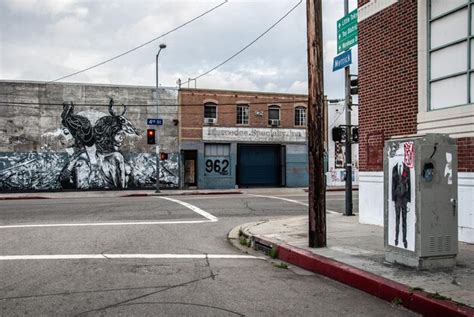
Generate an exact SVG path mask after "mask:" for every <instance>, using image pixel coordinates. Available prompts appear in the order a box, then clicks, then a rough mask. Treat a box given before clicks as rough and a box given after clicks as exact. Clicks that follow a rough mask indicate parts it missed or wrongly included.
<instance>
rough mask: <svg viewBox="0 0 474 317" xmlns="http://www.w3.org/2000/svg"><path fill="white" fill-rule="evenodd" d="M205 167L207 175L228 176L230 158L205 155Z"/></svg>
mask: <svg viewBox="0 0 474 317" xmlns="http://www.w3.org/2000/svg"><path fill="white" fill-rule="evenodd" d="M205 169H206V175H208V176H229V175H230V160H229V158H228V157H206V161H205Z"/></svg>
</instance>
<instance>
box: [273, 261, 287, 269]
mask: <svg viewBox="0 0 474 317" xmlns="http://www.w3.org/2000/svg"><path fill="white" fill-rule="evenodd" d="M273 265H274V266H275V267H277V268H279V269H288V264H286V263H283V262H280V264H273Z"/></svg>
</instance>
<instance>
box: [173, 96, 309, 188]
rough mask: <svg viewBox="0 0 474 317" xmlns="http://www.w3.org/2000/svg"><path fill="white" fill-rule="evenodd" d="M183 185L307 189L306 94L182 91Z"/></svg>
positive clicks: (180, 136) (180, 99)
mask: <svg viewBox="0 0 474 317" xmlns="http://www.w3.org/2000/svg"><path fill="white" fill-rule="evenodd" d="M179 103H180V114H179V116H180V119H179V121H180V129H179V139H180V148H181V158H182V162H181V163H182V166H183V168H182V172H181V180H182V184H181V185H182V186H183V187H194V186H195V187H198V188H233V187H235V186H236V185H237V186H241V187H247V186H288V187H291V186H307V185H308V166H307V162H308V159H307V143H306V107H307V96H306V95H290V94H276V93H257V92H243V91H223V90H209V89H181V90H180V92H179Z"/></svg>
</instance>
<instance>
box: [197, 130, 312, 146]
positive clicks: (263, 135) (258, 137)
mask: <svg viewBox="0 0 474 317" xmlns="http://www.w3.org/2000/svg"><path fill="white" fill-rule="evenodd" d="M202 139H203V140H204V141H242V142H246V141H249V142H298V143H299V142H301V143H304V142H306V130H305V129H271V128H216V127H203V128H202Z"/></svg>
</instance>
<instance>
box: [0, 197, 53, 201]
mask: <svg viewBox="0 0 474 317" xmlns="http://www.w3.org/2000/svg"><path fill="white" fill-rule="evenodd" d="M26 199H51V197H44V196H17V197H0V200H26Z"/></svg>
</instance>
